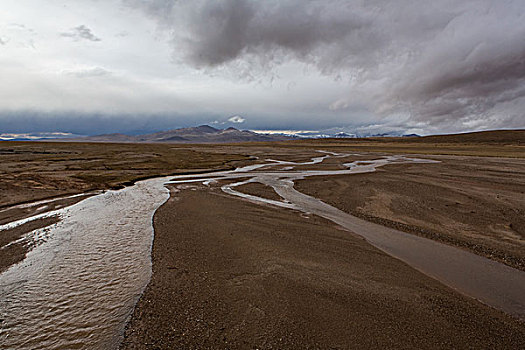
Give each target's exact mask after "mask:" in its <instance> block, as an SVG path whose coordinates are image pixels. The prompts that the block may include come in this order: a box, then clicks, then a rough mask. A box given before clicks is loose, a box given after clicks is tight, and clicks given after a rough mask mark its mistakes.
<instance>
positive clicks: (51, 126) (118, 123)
mask: <svg viewBox="0 0 525 350" xmlns="http://www.w3.org/2000/svg"><path fill="white" fill-rule="evenodd" d="M217 117H218V116H217V115H209V116H204V115H181V114H176V113H165V114H144V113H141V114H129V113H127V114H124V113H123V114H106V113H79V112H39V111H32V110H26V111H16V112H7V111H4V112H0V121H1V123H0V134H2V133H31V132H35V131H38V132H54V131H61V132H68V133H72V134H77V135H98V134H106V133H126V134H144V133H150V132H156V131H161V130H168V129H174V128H178V127H187V126H195V125H196V123H197V124H199V123H200V124H206V123H210V121H211V120H214V118H217Z"/></svg>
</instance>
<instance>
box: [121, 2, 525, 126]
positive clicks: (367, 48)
mask: <svg viewBox="0 0 525 350" xmlns="http://www.w3.org/2000/svg"><path fill="white" fill-rule="evenodd" d="M126 3H127V4H128V5H130V6H135V7H138V8H141V9H142V10H144V11H145V12H146V13H147V14H148V15H149V16H151V17H152V18H154V19H155V20H157V21H158V23H159V27H160V28H163V29H165V30H166V31H167V32H169V33H172V34H171V35H172V38H171V43H172V45H173V48H174V56H175V57H176V59H178V60H180V61H182V62H184V63H185V64H187V65H189V66H192V67H195V68H204V69H206V70H209V71H211V72H212V73H213V71H214V70H221V69H223V68H233V69H232V70H235V71H237V72H238V73H239V75H241V76H242V73H243V71H245V72H248V73H249V74H251V75H253V74H257V75H260V76H264V75H266V74H268V72H271V69H270V68H271V67H273V66H278V65H279V64H281V63H284V62H300V63H301V64H306V65H310V66H314V67H316V69H317V70H318V71H319V72H321V73H322V74H326V75H330V76H333V77H334V78H336V77H342V78H343V79H344V80H348V86H347V91H346V93H345V94H344V95H345V96H344V97H343V98H341V99H338V100H337V101H334V103H333V104H332V105H331V107H332V109H345V108H349V109H351V108H352V107H353V106H356V105H360V106H361V105H365V106H367V108H368V110H370V111H372V112H374V113H376V114H378V115H381V116H383V118H388V117H389V116H392V115H400V116H403V117H404V118H405V119H404V120H405V123H406V125H407V126H410V125H417V126H418V127H425V126H426V127H427V128H429V129H432V128H442V129H453V130H464V129H469V128H472V127H475V128H500V127H506V126H511V127H525V116H524V112H523V111H525V40H524V39H523V38H525V3H524V2H523V1H520V0H508V1H498V0H472V1H462V2H459V1H452V0H440V1H435V0H433V1H430V0H400V1H396V2H392V1H387V0H370V1H350V0H322V1H317V0H309V1H305V0H301V1H299V0H289V1H277V0H268V1H250V0H225V1H220V2H217V1H212V0H196V1H192V2H177V1H169V0H153V1H148V2H144V1H139V0H126ZM233 78H235V77H233ZM328 107H329V106H327V109H328Z"/></svg>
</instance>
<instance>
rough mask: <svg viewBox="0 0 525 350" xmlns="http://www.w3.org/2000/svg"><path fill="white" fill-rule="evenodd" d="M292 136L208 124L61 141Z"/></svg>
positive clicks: (274, 138)
mask: <svg viewBox="0 0 525 350" xmlns="http://www.w3.org/2000/svg"><path fill="white" fill-rule="evenodd" d="M291 139H293V138H292V137H289V136H284V135H264V134H257V133H255V132H252V131H248V130H238V129H235V128H232V127H230V128H227V129H216V128H214V127H211V126H209V125H201V126H197V127H191V128H181V129H173V130H168V131H161V132H156V133H153V134H144V135H125V134H118V133H117V134H104V135H96V136H86V137H79V138H74V139H63V140H61V141H84V142H171V143H228V142H250V141H284V140H291Z"/></svg>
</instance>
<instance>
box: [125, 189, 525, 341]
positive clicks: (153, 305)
mask: <svg viewBox="0 0 525 350" xmlns="http://www.w3.org/2000/svg"><path fill="white" fill-rule="evenodd" d="M194 188H195V190H191V189H188V190H183V191H182V192H178V193H174V192H173V190H172V197H171V199H170V200H169V201H168V202H167V203H165V204H164V205H163V206H162V207H161V208H160V209H159V210H158V211H157V212H156V214H155V217H154V228H155V240H154V244H153V251H152V261H153V275H152V279H151V281H150V283H149V285H148V287H147V289H146V291H145V293H144V294H143V296H142V297H141V299H140V301H139V303H138V304H137V306H136V308H135V311H134V313H133V316H132V319H131V321H130V323H129V324H128V326H127V329H126V332H125V340H124V342H123V344H122V345H121V348H123V349H150V348H159V349H169V348H201V349H202V348H213V349H223V348H224V349H226V348H228V349H241V348H242V349H245V348H266V349H268V348H323V349H324V348H522V347H523V346H525V325H524V324H523V323H520V322H517V321H515V320H514V319H512V318H510V317H508V316H506V315H504V314H502V313H500V312H498V311H495V310H493V309H491V308H488V307H486V306H484V305H482V304H480V303H478V302H476V301H474V300H472V299H469V298H466V297H463V296H461V295H459V294H457V293H456V292H454V291H452V290H450V289H448V288H446V287H444V286H443V285H441V284H440V283H438V282H436V281H435V280H433V279H430V278H428V277H426V276H425V275H423V274H421V273H419V272H417V271H415V270H413V269H412V268H410V267H408V266H407V265H406V264H404V263H402V262H400V261H399V260H396V259H393V258H391V257H389V256H388V255H386V254H384V253H382V252H380V251H379V250H377V249H375V248H373V247H371V246H370V245H368V244H367V243H366V242H365V241H364V240H363V239H361V238H358V237H356V236H354V235H352V234H351V233H349V232H347V231H342V230H340V229H338V228H336V227H335V226H334V225H333V224H332V223H330V222H328V221H326V220H322V219H319V218H316V217H310V218H307V217H301V216H300V215H298V213H296V212H293V211H290V210H283V209H274V208H272V207H268V206H259V205H255V204H251V203H248V202H246V201H243V200H238V199H235V198H232V197H228V196H226V195H224V194H222V193H220V192H219V190H218V189H212V190H210V189H208V188H206V187H204V186H195V187H194Z"/></svg>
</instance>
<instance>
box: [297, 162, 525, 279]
mask: <svg viewBox="0 0 525 350" xmlns="http://www.w3.org/2000/svg"><path fill="white" fill-rule="evenodd" d="M440 159H441V160H442V163H438V164H425V165H420V164H398V165H386V166H384V167H381V168H379V169H378V170H377V172H375V173H370V174H355V175H351V176H332V177H311V178H307V179H305V180H300V181H297V182H296V184H295V188H297V190H299V191H300V192H303V193H306V194H308V195H310V196H313V197H316V198H319V199H321V200H323V201H324V202H326V203H328V204H330V205H333V206H335V207H337V208H339V209H341V210H343V211H346V212H348V213H350V214H352V215H355V216H358V217H360V218H363V219H366V220H369V221H373V222H376V223H379V224H381V225H384V226H389V227H392V228H395V229H397V230H401V231H405V232H408V233H413V234H417V235H421V236H424V237H427V238H431V239H434V240H437V241H440V242H443V243H447V244H451V245H455V246H458V247H461V248H464V249H467V250H469V251H471V252H473V253H476V254H479V255H482V256H485V257H488V258H490V259H493V260H496V261H500V262H503V263H505V264H507V265H509V266H512V267H514V268H517V269H520V270H525V196H524V193H523V191H524V188H525V162H524V161H523V160H519V159H502V158H499V159H498V158H476V157H442V158H440Z"/></svg>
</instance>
